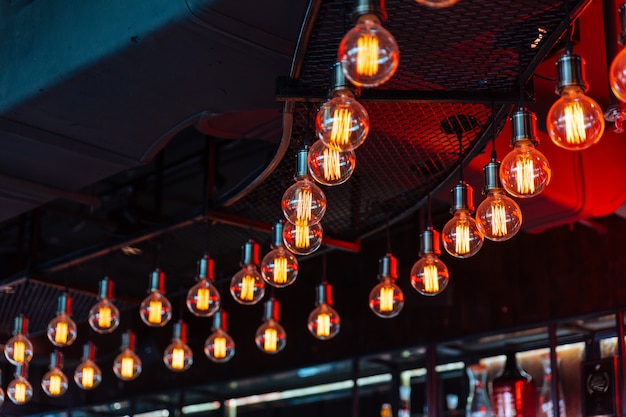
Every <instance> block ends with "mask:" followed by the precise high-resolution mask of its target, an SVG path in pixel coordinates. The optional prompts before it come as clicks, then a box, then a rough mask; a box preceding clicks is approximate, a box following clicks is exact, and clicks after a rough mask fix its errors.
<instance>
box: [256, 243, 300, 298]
mask: <svg viewBox="0 0 626 417" xmlns="http://www.w3.org/2000/svg"><path fill="white" fill-rule="evenodd" d="M261 275H262V276H263V279H264V280H265V282H267V283H268V284H270V285H272V286H274V287H277V288H282V287H286V286H288V285H291V284H293V282H294V281H295V280H296V278H297V276H298V260H297V259H296V257H295V256H294V255H293V254H292V253H291V252H290V251H288V250H287V248H285V247H284V246H283V245H280V246H278V247H277V248H276V249H273V250H271V251H269V252H268V253H267V255H265V256H264V257H263V260H262V261H261Z"/></svg>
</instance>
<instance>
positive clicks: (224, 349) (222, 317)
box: [204, 310, 235, 363]
mask: <svg viewBox="0 0 626 417" xmlns="http://www.w3.org/2000/svg"><path fill="white" fill-rule="evenodd" d="M226 319H227V315H226V312H225V311H223V310H220V311H219V312H217V314H215V315H214V316H213V333H211V335H209V337H208V338H207V339H206V341H205V342H204V354H205V355H206V356H207V358H209V359H210V360H212V361H213V362H217V363H224V362H228V361H229V360H231V358H232V357H233V356H234V355H235V342H234V340H233V338H232V337H230V335H229V334H228V333H227V330H228V327H227V324H226Z"/></svg>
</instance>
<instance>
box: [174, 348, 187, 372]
mask: <svg viewBox="0 0 626 417" xmlns="http://www.w3.org/2000/svg"><path fill="white" fill-rule="evenodd" d="M184 367H185V350H184V349H183V348H174V350H173V351H172V369H183V368H184Z"/></svg>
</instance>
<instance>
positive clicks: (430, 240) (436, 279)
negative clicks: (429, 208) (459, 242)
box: [411, 226, 450, 295]
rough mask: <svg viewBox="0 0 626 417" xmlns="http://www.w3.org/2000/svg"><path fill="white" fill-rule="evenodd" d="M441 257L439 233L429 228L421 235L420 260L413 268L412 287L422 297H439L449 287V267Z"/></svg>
mask: <svg viewBox="0 0 626 417" xmlns="http://www.w3.org/2000/svg"><path fill="white" fill-rule="evenodd" d="M439 255H441V249H440V247H439V233H438V232H437V231H436V230H435V229H433V228H432V227H430V226H429V227H428V228H426V230H424V232H423V233H422V234H421V235H420V259H418V260H417V262H415V264H413V267H412V268H411V285H412V286H413V288H415V290H416V291H417V292H419V293H420V294H422V295H437V294H439V293H441V292H442V291H443V290H445V289H446V287H447V286H448V282H449V278H450V277H449V274H448V267H446V265H445V264H444V263H443V262H442V261H441V259H439Z"/></svg>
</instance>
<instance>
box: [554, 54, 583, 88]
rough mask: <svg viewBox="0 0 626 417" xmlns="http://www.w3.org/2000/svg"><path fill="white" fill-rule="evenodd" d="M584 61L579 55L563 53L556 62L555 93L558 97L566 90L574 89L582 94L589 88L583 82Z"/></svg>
mask: <svg viewBox="0 0 626 417" xmlns="http://www.w3.org/2000/svg"><path fill="white" fill-rule="evenodd" d="M584 65H585V61H584V60H583V59H582V58H581V57H580V55H576V54H572V53H565V54H564V55H563V56H561V57H560V58H559V59H558V60H557V61H556V73H557V82H556V88H555V91H556V93H557V94H558V95H561V92H562V91H563V90H564V89H566V88H572V87H576V88H579V89H581V90H582V91H583V92H584V91H587V88H588V87H589V86H588V85H587V82H586V81H585V72H584Z"/></svg>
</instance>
